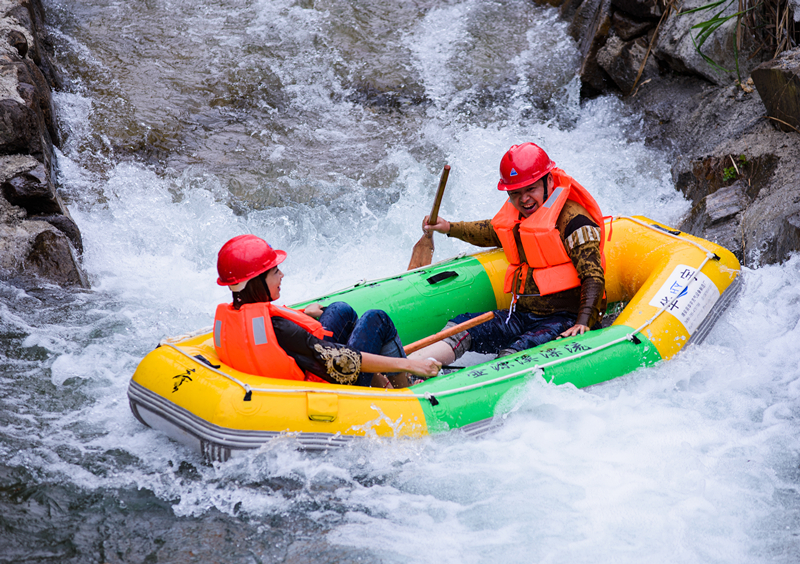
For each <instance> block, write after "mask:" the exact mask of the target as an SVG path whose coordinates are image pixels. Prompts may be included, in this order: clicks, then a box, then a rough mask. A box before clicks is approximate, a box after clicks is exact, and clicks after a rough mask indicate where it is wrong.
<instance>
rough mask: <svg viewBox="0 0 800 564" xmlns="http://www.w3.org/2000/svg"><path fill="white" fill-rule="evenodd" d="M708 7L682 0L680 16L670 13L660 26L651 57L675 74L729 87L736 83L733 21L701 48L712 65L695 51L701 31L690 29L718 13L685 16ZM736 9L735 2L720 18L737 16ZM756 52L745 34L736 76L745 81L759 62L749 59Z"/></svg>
mask: <svg viewBox="0 0 800 564" xmlns="http://www.w3.org/2000/svg"><path fill="white" fill-rule="evenodd" d="M707 4H708V2H707V1H706V0H685V1H684V2H683V4H682V6H681V12H677V11H674V10H673V11H672V12H671V13H670V14H669V16H668V17H667V18H665V20H664V21H663V22H662V24H661V27H660V29H659V32H658V38H657V40H656V44H655V46H654V53H655V56H656V57H657V58H658V59H659V60H662V61H665V62H666V63H667V64H668V65H669V66H670V67H671V68H672V69H673V70H674V71H676V72H679V73H690V74H696V75H698V76H701V77H703V78H705V79H706V80H708V81H710V82H712V83H714V84H718V85H725V84H730V83H732V82H734V81H735V80H736V79H737V76H736V65H737V59H736V57H735V55H734V44H735V42H736V18H732V19H730V20H728V21H727V22H725V23H724V24H722V25H721V26H720V27H719V28H718V29H717V30H716V31H714V32H713V33H712V34H711V35H710V36H709V37H708V39H707V40H706V41H705V43H704V44H703V45H702V46H701V51H702V53H703V55H705V56H706V57H708V58H709V59H711V60H712V61H714V63H715V64H711V63H709V62H708V61H707V60H706V59H704V58H703V55H701V54H700V53H698V51H697V49H696V48H695V41H696V38H697V37H698V34H699V33H700V32H701V30H700V29H693V26H695V25H697V24H700V23H702V22H704V21H708V20H709V19H711V18H712V17H713V16H714V15H715V14H716V13H718V9H716V10H715V9H708V10H701V11H699V12H692V13H686V12H688V11H689V10H692V9H694V8H699V7H701V6H705V5H707ZM737 9H738V4H736V3H735V2H733V3H730V4H728V5H727V7H725V8H724V12H723V14H722V17H725V16H729V15H732V14H734V13H736V11H737ZM693 38H695V39H694V40H693ZM755 49H756V46H755V44H754V43H753V41H752V39H751V38H750V35H749V34H744V36H743V43H742V48H741V50H740V52H739V57H738V65H739V72H740V75H741V76H742V77H746V76H747V75H748V74H749V72H750V70H751V69H753V68H754V67H755V66H756V65H758V64H759V63H760V62H761V60H762V59H760V58H758V57H753V58H751V55H752V54H753V52H754V51H755Z"/></svg>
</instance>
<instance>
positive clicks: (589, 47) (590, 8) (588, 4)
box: [568, 0, 613, 96]
mask: <svg viewBox="0 0 800 564" xmlns="http://www.w3.org/2000/svg"><path fill="white" fill-rule="evenodd" d="M610 29H611V0H584V1H583V2H582V3H581V4H580V5H579V6H578V8H577V10H576V11H575V15H574V17H573V18H572V22H571V23H570V26H569V30H568V32H569V34H570V35H571V36H572V38H573V39H575V41H577V42H578V50H579V51H580V54H581V57H582V60H583V62H582V63H581V68H580V71H579V76H580V77H581V86H582V88H581V91H582V94H584V95H588V96H594V95H597V94H600V93H602V92H604V91H606V90H608V88H609V86H611V85H612V84H613V82H612V81H611V80H610V79H609V77H608V74H607V73H606V71H605V70H603V68H602V67H601V66H600V65H599V64H598V62H597V53H598V51H600V49H602V48H603V46H604V45H605V44H606V40H607V39H608V34H609V31H610Z"/></svg>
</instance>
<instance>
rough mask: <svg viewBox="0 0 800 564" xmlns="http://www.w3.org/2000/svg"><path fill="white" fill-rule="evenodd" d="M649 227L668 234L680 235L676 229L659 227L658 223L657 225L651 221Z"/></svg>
mask: <svg viewBox="0 0 800 564" xmlns="http://www.w3.org/2000/svg"><path fill="white" fill-rule="evenodd" d="M650 227H655V228H656V229H658V230H659V231H663V232H664V233H669V234H670V235H680V234H681V232H680V231H678V230H677V229H667V228H666V227H661V226H660V225H657V224H655V223H651V224H650Z"/></svg>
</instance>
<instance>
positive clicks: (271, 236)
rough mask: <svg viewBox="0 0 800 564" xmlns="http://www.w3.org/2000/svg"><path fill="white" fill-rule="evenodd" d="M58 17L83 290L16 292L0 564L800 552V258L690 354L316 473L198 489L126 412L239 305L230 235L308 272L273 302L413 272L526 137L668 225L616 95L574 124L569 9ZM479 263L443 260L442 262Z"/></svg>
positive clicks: (371, 442)
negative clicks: (155, 367) (439, 221)
mask: <svg viewBox="0 0 800 564" xmlns="http://www.w3.org/2000/svg"><path fill="white" fill-rule="evenodd" d="M395 4H397V5H395ZM45 7H46V9H47V10H48V14H49V15H50V16H51V21H52V24H51V25H52V28H51V32H52V34H53V35H54V37H55V39H56V47H57V51H58V53H57V54H58V59H59V62H60V64H61V65H62V66H63V67H64V69H65V71H66V72H67V74H68V76H69V78H70V81H71V82H70V87H69V88H68V92H63V93H58V94H56V96H55V100H56V105H57V108H58V113H59V117H60V119H61V121H62V124H63V126H64V128H65V130H66V139H65V142H64V144H63V145H62V147H61V152H59V154H58V166H59V182H60V184H61V189H62V192H63V193H64V195H65V197H66V199H67V201H68V202H69V207H70V211H71V213H72V215H73V217H74V218H75V220H76V222H77V223H78V225H79V227H80V228H81V231H82V233H83V237H84V244H85V253H84V257H83V260H84V265H85V267H86V270H87V272H88V274H89V277H90V279H91V282H92V289H91V290H90V291H84V292H77V293H66V292H63V291H60V290H59V289H57V288H53V287H48V286H41V287H31V288H26V289H18V288H14V287H12V286H9V285H7V284H4V283H0V296H2V299H0V312H2V315H1V316H0V329H1V330H2V335H3V343H4V346H3V348H2V349H0V357H1V358H2V360H3V368H2V371H0V390H2V393H0V426H2V429H3V433H2V439H0V455H2V456H3V459H4V462H3V464H2V465H0V470H1V471H0V484H2V487H1V488H0V491H2V492H3V493H2V497H0V504H2V507H3V514H4V517H3V519H4V526H5V529H4V531H5V532H4V533H3V536H4V537H5V540H6V541H7V542H6V543H5V544H6V546H7V547H8V548H7V552H6V553H7V556H6V555H4V556H3V557H2V558H10V559H11V560H12V561H23V560H24V561H30V562H34V561H44V560H46V559H47V558H50V559H51V560H58V561H61V562H71V561H75V562H85V561H93V560H97V561H106V562H118V561H119V562H121V561H125V562H136V561H145V560H148V559H149V561H172V562H175V561H190V560H195V561H196V560H200V561H216V560H222V561H226V562H252V561H293V562H295V561H298V562H299V561H303V562H306V561H308V562H311V561H315V562H318V561H329V560H330V561H334V560H335V561H342V562H350V561H370V562H374V561H381V562H437V563H441V562H454V563H455V562H458V563H462V562H500V561H502V562H549V563H550V562H552V563H558V562H570V563H574V562H608V561H615V562H637V563H639V562H703V563H708V562H725V563H730V562H767V561H769V562H795V561H797V559H798V557H799V556H800V554H799V552H800V550H799V549H798V543H797V534H798V532H800V522H799V519H798V518H799V515H798V493H797V484H798V477H800V471H798V447H799V446H800V445H799V444H798V439H797V437H798V436H800V434H798V430H799V429H798V394H800V378H799V376H800V371H799V370H798V368H797V367H798V365H800V352H798V351H797V347H796V346H794V343H795V342H796V341H797V339H798V332H800V327H798V319H800V305H799V304H800V290H798V289H797V287H796V285H795V283H794V282H795V280H796V278H797V276H798V274H799V273H800V272H799V271H800V260H798V259H797V257H795V258H793V259H792V260H790V261H788V262H787V263H786V264H784V265H781V266H771V267H765V268H760V269H758V270H747V269H745V271H744V273H743V276H744V279H745V290H744V292H743V295H742V297H741V299H740V300H739V302H738V303H737V304H736V305H735V306H734V307H733V308H732V309H731V310H730V311H729V312H728V313H727V314H726V315H725V317H724V318H723V319H722V321H720V322H719V324H718V325H717V326H716V328H715V329H714V331H713V332H712V333H711V335H710V337H709V338H708V340H707V341H706V342H705V343H704V344H703V345H701V346H697V347H694V348H692V349H687V350H686V351H684V352H683V353H681V354H680V355H678V357H677V358H676V359H674V360H672V361H670V362H668V363H664V364H661V365H658V366H656V367H653V368H649V369H643V370H640V371H638V372H636V373H634V374H632V375H630V376H627V377H624V378H621V379H618V380H616V381H611V382H608V383H606V384H602V385H598V386H594V387H591V388H588V389H584V390H576V389H574V388H572V387H570V386H563V387H558V388H556V387H553V386H549V385H546V384H544V383H541V382H538V381H535V382H533V383H531V385H530V386H529V387H528V389H527V390H526V392H525V394H524V396H523V397H521V398H517V404H516V405H515V410H514V411H513V412H512V413H511V414H509V415H508V416H507V417H505V419H504V425H503V426H502V427H501V428H500V430H499V431H497V432H495V433H493V434H492V435H490V436H487V437H484V438H481V439H479V440H474V439H465V438H464V437H462V436H460V435H458V434H452V435H444V436H438V437H431V438H426V439H421V440H414V441H399V440H382V439H374V438H373V439H366V440H364V441H361V442H358V443H355V444H352V445H350V446H348V447H345V448H343V449H341V450H338V451H333V452H328V453H323V454H313V453H305V452H302V451H298V450H297V448H296V443H295V442H294V439H293V437H292V436H291V435H287V436H285V437H283V438H281V439H279V440H276V441H273V442H272V443H270V444H267V445H265V446H264V447H263V448H262V449H260V450H258V451H256V452H253V453H252V455H249V456H246V457H243V458H241V459H235V460H231V461H229V462H226V463H224V464H216V465H213V466H208V465H205V464H203V463H202V460H201V459H200V458H199V456H198V455H196V454H195V453H193V452H190V451H188V450H186V449H185V448H184V447H182V446H180V445H177V444H175V443H172V442H171V441H170V440H168V439H167V438H166V437H164V436H162V435H160V434H159V433H156V432H154V431H151V430H149V429H146V428H144V427H142V426H141V425H140V424H139V423H138V422H137V421H136V420H135V419H134V417H133V416H132V414H131V413H130V412H129V410H128V406H127V402H126V395H125V394H126V388H127V384H128V380H129V378H130V375H131V374H132V373H133V371H134V369H135V367H136V365H137V363H138V361H139V360H140V359H141V358H142V356H144V354H146V353H147V352H148V351H149V350H151V349H152V348H153V346H155V344H156V343H157V342H158V340H159V339H160V338H162V337H163V336H165V335H174V334H180V333H183V332H186V331H189V330H192V329H196V328H199V327H202V326H206V325H209V324H210V321H211V319H212V316H213V311H214V307H215V306H216V304H217V303H219V302H222V301H224V300H226V299H227V298H228V295H227V291H226V290H224V289H222V288H220V287H218V286H217V285H216V284H215V279H216V273H215V261H216V252H217V250H218V249H219V247H220V246H221V245H222V243H223V242H224V241H226V240H227V239H229V238H230V237H232V236H234V235H238V234H240V233H245V232H252V233H255V234H258V235H260V236H262V237H264V238H265V239H267V240H268V241H270V242H271V243H272V244H273V245H274V246H276V247H277V248H282V249H285V250H286V251H287V252H288V253H289V259H288V260H287V261H286V263H285V264H286V268H285V272H286V278H285V280H284V284H283V292H284V297H285V299H286V303H291V302H293V301H299V300H301V299H304V298H307V297H309V296H313V295H321V294H323V293H326V292H328V291H331V290H334V289H336V288H339V287H342V286H345V285H348V284H351V283H353V282H354V281H355V280H357V279H360V278H364V277H367V278H374V277H379V276H383V275H388V274H392V273H395V272H399V271H402V270H404V268H405V265H406V264H407V261H408V258H409V256H410V252H411V247H412V246H413V244H414V242H415V241H416V240H417V238H418V237H419V234H420V227H419V226H420V224H421V220H422V217H423V216H424V215H425V214H426V213H428V211H429V209H430V205H431V201H432V197H433V193H434V191H435V188H436V185H437V180H438V174H439V171H440V170H441V166H442V165H443V164H445V163H449V164H450V165H451V166H452V173H451V176H450V181H449V184H448V188H447V192H446V195H445V199H444V202H443V205H442V209H441V215H442V216H444V217H446V218H449V219H454V220H455V219H464V220H468V219H485V218H488V217H491V215H493V214H494V213H495V211H496V210H497V209H498V208H499V206H500V205H501V204H502V201H503V197H502V195H501V194H499V193H497V191H496V190H494V189H493V186H494V184H495V183H496V180H497V165H498V163H499V160H500V157H501V156H502V154H503V153H504V152H505V150H506V149H507V148H508V147H509V146H510V145H511V144H514V143H519V142H522V141H528V140H531V141H535V142H537V143H540V144H541V145H542V146H543V147H545V148H546V150H547V151H548V153H549V154H550V156H551V157H552V158H553V159H554V160H555V161H556V162H557V163H558V165H559V166H560V167H562V168H563V169H565V170H566V171H567V172H568V173H569V174H571V175H573V176H574V177H575V178H576V179H578V180H579V182H581V183H582V184H583V185H584V186H586V187H587V188H588V189H590V190H591V191H592V192H593V194H594V195H595V196H596V197H597V200H598V202H599V203H600V205H601V207H602V209H603V211H604V212H605V213H606V214H611V213H613V214H618V215H622V214H634V213H635V214H643V215H648V216H650V217H652V218H654V219H657V220H659V221H663V222H665V223H668V224H669V223H675V222H677V221H678V220H679V219H680V217H681V215H682V214H683V213H685V212H686V211H687V209H688V207H689V204H688V203H687V202H686V201H685V200H684V199H682V198H681V197H680V195H678V194H677V193H676V192H675V191H674V189H673V187H672V182H671V178H670V172H669V168H670V163H669V156H668V155H665V154H663V153H660V152H658V151H655V150H653V149H650V148H648V147H647V146H646V145H645V144H644V142H643V141H641V140H640V139H641V133H640V123H639V122H640V118H639V116H636V115H630V114H629V113H628V112H627V111H626V109H625V108H624V107H623V106H622V104H621V103H620V102H619V101H618V100H616V99H614V98H612V97H601V98H597V99H594V100H590V101H584V102H580V100H579V96H578V83H577V80H576V79H575V73H576V70H577V67H578V65H579V60H578V56H577V52H576V49H575V46H574V44H573V43H572V41H571V40H570V39H568V36H567V35H566V26H565V24H564V23H563V22H560V21H559V20H558V19H557V14H556V10H554V9H551V8H544V7H537V6H534V5H532V4H531V3H530V2H527V1H525V0H509V1H505V2H478V1H477V0H464V1H441V2H439V1H434V0H428V1H423V2H406V3H382V2H377V1H368V0H361V1H359V2H350V3H339V2H332V1H313V0H302V1H297V2H292V1H277V0H276V1H266V0H261V1H255V2H240V1H236V0H228V1H223V0H217V1H214V2H204V3H201V4H197V3H192V2H187V1H181V0H170V1H167V0H164V1H156V2H147V3H122V2H117V3H112V4H111V5H106V4H104V3H99V2H94V3H93V2H81V3H78V2H71V1H66V0H58V1H55V0H54V1H48V2H45ZM469 249H470V247H469V246H468V245H466V244H464V243H461V242H458V241H454V240H449V239H446V238H437V240H436V257H437V258H444V257H447V256H451V255H454V254H456V253H458V252H461V251H464V250H469ZM379 416H380V415H379V414H376V417H379ZM31 539H33V540H31ZM2 558H0V560H2Z"/></svg>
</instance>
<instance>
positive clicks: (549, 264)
mask: <svg viewBox="0 0 800 564" xmlns="http://www.w3.org/2000/svg"><path fill="white" fill-rule="evenodd" d="M550 174H551V175H552V176H553V181H554V182H553V191H552V193H551V194H550V195H549V197H548V198H547V201H546V202H544V203H543V204H542V205H541V206H540V207H539V208H538V209H537V210H536V211H535V212H533V213H532V214H531V215H530V216H529V217H527V218H526V219H520V218H519V216H520V214H519V211H518V210H517V209H516V208H515V207H514V206H512V205H511V201H507V202H506V203H505V204H504V205H503V207H502V208H500V211H499V212H497V215H495V216H494V219H492V227H494V230H495V232H497V236H498V237H499V238H500V242H501V243H502V245H503V251H504V252H505V255H506V258H507V259H508V262H509V263H510V264H509V266H508V270H506V278H505V286H504V289H503V291H504V292H506V293H511V292H513V293H514V294H522V293H523V292H524V291H525V279H526V278H527V276H528V268H529V267H530V268H533V279H534V281H535V282H536V285H537V286H538V287H539V294H540V295H542V296H546V295H548V294H555V293H556V292H563V291H564V290H569V289H570V288H577V287H578V286H580V285H581V281H580V278H578V271H577V270H575V266H574V265H573V264H572V259H571V258H570V257H569V255H568V254H567V250H566V249H565V248H564V242H563V241H562V239H561V234H560V233H559V231H558V228H557V227H556V222H557V221H558V216H559V215H560V214H561V210H562V209H563V208H564V204H566V202H567V200H572V201H573V202H576V203H578V204H580V205H581V206H583V208H584V209H585V210H586V211H587V212H588V213H589V215H590V216H591V219H592V221H594V222H595V223H596V224H597V225H598V226H599V227H600V255H601V257H602V266H603V268H604V269H605V256H603V247H604V245H605V226H604V224H603V214H602V213H601V212H600V206H598V205H597V202H595V200H594V198H592V196H591V194H589V192H587V191H586V188H584V187H583V186H581V185H580V184H578V183H577V182H575V180H574V179H573V178H572V177H571V176H569V175H568V174H566V173H565V172H564V171H563V170H561V169H560V168H554V169H553V170H552V171H551V172H550ZM516 225H519V237H520V241H521V242H522V249H523V250H524V252H525V259H526V262H522V259H521V258H520V253H519V250H518V249H517V242H516V239H515V238H514V227H515V226H516ZM515 281H516V282H515Z"/></svg>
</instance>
